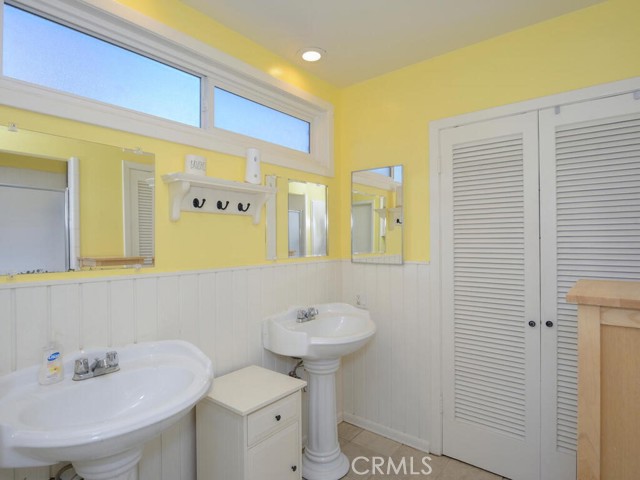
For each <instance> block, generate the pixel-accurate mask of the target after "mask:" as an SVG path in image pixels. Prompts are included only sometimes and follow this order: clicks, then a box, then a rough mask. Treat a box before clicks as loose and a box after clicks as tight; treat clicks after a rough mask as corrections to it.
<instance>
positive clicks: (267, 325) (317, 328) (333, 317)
mask: <svg viewBox="0 0 640 480" xmlns="http://www.w3.org/2000/svg"><path fill="white" fill-rule="evenodd" d="M314 306H315V307H316V308H317V309H318V315H316V317H315V318H314V319H313V320H309V321H306V322H302V323H300V322H298V321H297V312H298V310H300V309H302V308H303V307H293V308H290V309H289V310H287V311H286V312H283V313H279V314H277V315H272V316H270V317H267V318H266V319H265V320H264V323H263V330H262V335H263V338H262V340H263V345H264V347H265V348H266V349H267V350H270V351H272V352H273V353H277V354H280V355H286V356H289V357H299V358H302V359H308V360H314V359H318V360H319V359H333V358H340V357H342V356H344V355H347V354H349V353H351V352H355V351H356V350H358V349H359V348H360V347H362V346H363V345H364V344H365V343H367V342H368V341H369V339H370V338H371V336H372V335H373V334H374V333H376V325H375V323H373V321H372V320H371V317H370V316H369V312H368V311H367V310H362V309H360V308H356V307H354V306H352V305H348V304H346V303H328V304H324V305H314ZM305 309H306V308H305Z"/></svg>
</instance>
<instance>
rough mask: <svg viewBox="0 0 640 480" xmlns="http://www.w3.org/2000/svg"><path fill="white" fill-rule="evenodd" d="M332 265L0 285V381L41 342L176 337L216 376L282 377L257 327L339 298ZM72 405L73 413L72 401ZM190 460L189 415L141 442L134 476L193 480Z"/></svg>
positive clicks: (42, 478)
mask: <svg viewBox="0 0 640 480" xmlns="http://www.w3.org/2000/svg"><path fill="white" fill-rule="evenodd" d="M342 268H343V262H340V261H324V262H323V261H321V262H301V263H291V264H286V265H277V266H261V267H248V268H233V269H222V270H208V271H197V272H179V273H171V274H149V275H136V276H131V277H114V278H101V279H83V280H76V281H57V282H47V283H45V282H42V283H33V284H14V285H11V284H4V285H1V286H0V375H1V374H5V373H9V372H10V371H12V370H15V369H17V368H22V367H26V366H29V365H33V364H37V363H38V362H39V361H40V352H41V348H42V347H43V346H44V345H45V344H46V343H47V341H48V340H49V339H50V338H56V339H57V340H58V341H59V342H60V343H61V344H62V345H63V347H64V351H66V352H71V351H75V350H79V349H82V348H87V347H93V346H97V347H117V346H121V345H126V344H128V343H132V342H143V341H149V340H162V339H183V340H187V341H189V342H192V343H193V344H195V345H197V346H198V347H199V348H200V349H201V350H202V351H203V352H204V353H205V354H207V355H208V356H209V357H210V358H211V359H212V360H213V362H214V368H215V375H216V376H220V375H224V374H225V373H228V372H231V371H233V370H236V369H238V368H241V367H244V366H246V365H249V364H257V365H263V366H265V367H267V368H270V369H272V370H276V371H280V372H283V373H286V372H288V371H289V370H290V369H291V366H292V361H290V360H288V359H284V358H282V357H277V356H276V355H272V354H271V353H269V352H267V351H265V350H264V349H263V348H262V340H261V320H262V319H263V318H264V317H265V316H267V315H270V314H272V313H276V312H278V311H281V310H284V309H286V308H288V307H289V306H292V305H311V304H314V303H323V302H332V301H336V300H339V299H340V298H341V296H342ZM78 405H79V407H78V408H82V406H81V405H82V399H78ZM86 408H99V406H96V405H86ZM195 455H196V449H195V419H194V415H193V414H191V415H188V416H187V417H185V418H184V420H182V421H181V422H179V423H178V424H176V425H175V426H174V427H173V428H171V429H169V430H168V431H166V432H165V433H164V434H163V435H162V436H161V437H159V438H157V439H156V440H154V441H152V442H150V443H149V444H148V445H147V447H146V448H145V452H144V456H143V458H142V461H141V463H140V466H139V472H140V476H139V478H140V480H195V478H196V474H195ZM49 470H50V469H49V468H36V469H17V470H2V469H0V480H25V479H26V480H48V479H49V478H50V471H49ZM205 480H206V479H205Z"/></svg>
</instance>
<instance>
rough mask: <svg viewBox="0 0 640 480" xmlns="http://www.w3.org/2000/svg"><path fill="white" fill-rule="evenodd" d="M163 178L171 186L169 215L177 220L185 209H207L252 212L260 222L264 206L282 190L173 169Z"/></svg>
mask: <svg viewBox="0 0 640 480" xmlns="http://www.w3.org/2000/svg"><path fill="white" fill-rule="evenodd" d="M162 180H163V181H164V183H166V184H167V185H168V186H169V218H170V219H171V221H173V222H177V221H178V220H180V213H181V212H206V213H220V214H225V215H246V216H251V217H253V223H254V224H255V225H257V224H258V223H260V214H261V212H262V206H263V205H264V204H265V202H266V201H267V200H268V198H269V197H270V196H273V195H275V193H276V192H277V190H278V189H277V188H275V187H265V186H263V185H253V184H251V183H241V182H234V181H231V180H223V179H221V178H213V177H204V176H200V175H192V174H188V173H169V174H167V175H163V176H162Z"/></svg>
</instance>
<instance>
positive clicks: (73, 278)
mask: <svg viewBox="0 0 640 480" xmlns="http://www.w3.org/2000/svg"><path fill="white" fill-rule="evenodd" d="M311 258H313V260H303V261H291V262H286V263H270V264H263V265H244V266H237V267H220V268H205V269H202V270H180V271H175V272H154V269H153V268H148V269H142V270H139V269H136V273H132V274H130V275H129V274H126V273H124V274H123V273H122V270H132V269H122V270H118V271H117V272H116V271H114V272H113V273H111V274H110V275H105V276H104V277H103V276H100V277H83V276H80V275H82V274H83V273H87V272H89V271H81V272H56V273H51V274H50V275H52V276H53V275H56V276H58V275H60V274H61V273H62V274H69V276H68V277H67V278H64V279H55V280H52V279H42V280H36V281H31V282H15V281H9V282H6V283H0V291H2V290H7V289H12V288H29V287H46V286H53V285H69V284H72V283H98V282H108V281H119V280H141V279H152V278H166V277H183V276H188V275H204V274H207V273H218V272H234V271H243V270H253V269H257V270H262V269H267V268H279V267H288V266H290V265H304V264H309V263H313V264H315V263H336V262H342V261H343V260H337V259H331V260H330V259H326V258H325V259H322V260H315V258H318V257H311ZM100 271H101V270H93V271H91V272H92V273H95V272H100ZM102 271H105V270H102ZM139 272H143V273H139ZM78 274H79V275H78ZM26 275H27V274H20V275H19V276H21V277H24V276H26ZM39 275H49V274H39ZM9 276H10V275H6V274H5V275H0V277H5V278H7V277H9ZM16 276H17V275H16ZM65 276H66V275H65Z"/></svg>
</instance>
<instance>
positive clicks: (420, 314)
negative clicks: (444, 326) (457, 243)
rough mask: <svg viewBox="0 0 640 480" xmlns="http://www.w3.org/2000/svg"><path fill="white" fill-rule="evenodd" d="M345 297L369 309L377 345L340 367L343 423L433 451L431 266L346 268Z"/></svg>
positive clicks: (345, 299) (349, 357) (343, 298)
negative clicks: (373, 323)
mask: <svg viewBox="0 0 640 480" xmlns="http://www.w3.org/2000/svg"><path fill="white" fill-rule="evenodd" d="M342 271H343V278H342V286H343V292H342V293H343V296H342V300H343V301H344V302H347V303H352V304H355V303H356V296H359V297H360V299H361V301H364V302H365V303H366V306H367V308H368V310H369V311H370V312H371V317H372V319H373V321H374V322H375V323H376V325H377V327H378V331H377V333H376V335H375V337H374V338H373V340H372V341H371V342H370V343H369V344H367V345H366V346H365V347H364V348H363V349H361V350H359V351H358V352H355V353H354V354H352V355H349V356H348V357H345V358H344V359H343V362H342V402H343V406H342V411H343V419H344V420H345V421H348V422H350V423H353V424H355V425H358V426H360V427H363V428H366V429H368V430H371V431H373V432H376V433H379V434H381V435H384V436H386V437H389V438H392V439H394V440H397V441H399V442H401V443H405V444H407V445H410V446H413V447H415V448H418V449H420V450H424V451H429V435H430V431H431V429H430V425H429V419H430V413H431V397H430V384H431V381H432V378H431V377H432V375H434V374H435V373H436V372H433V371H432V370H431V369H430V368H429V363H430V362H429V358H430V352H429V348H428V347H429V345H430V341H429V333H430V331H431V325H430V323H429V322H430V318H429V292H430V289H429V284H428V282H429V265H428V264H426V263H405V264H404V265H370V264H352V263H348V262H345V263H344V265H343V269H342Z"/></svg>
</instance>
